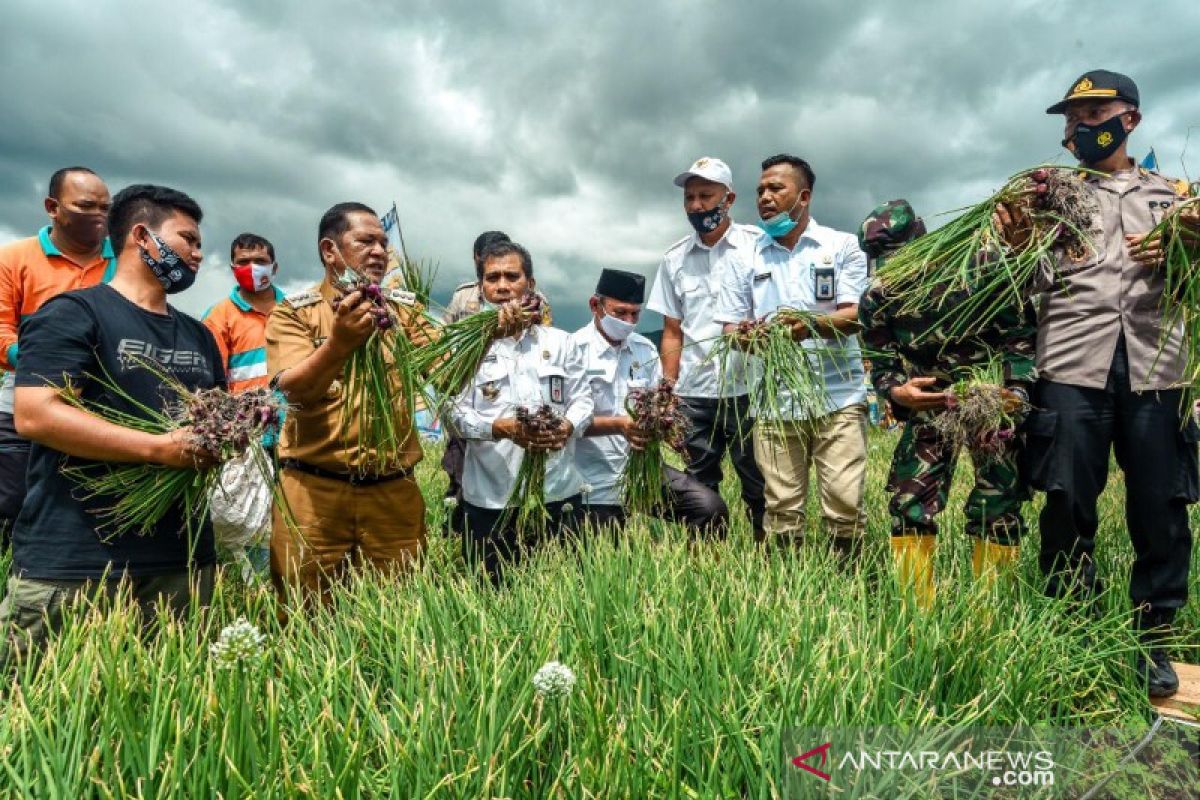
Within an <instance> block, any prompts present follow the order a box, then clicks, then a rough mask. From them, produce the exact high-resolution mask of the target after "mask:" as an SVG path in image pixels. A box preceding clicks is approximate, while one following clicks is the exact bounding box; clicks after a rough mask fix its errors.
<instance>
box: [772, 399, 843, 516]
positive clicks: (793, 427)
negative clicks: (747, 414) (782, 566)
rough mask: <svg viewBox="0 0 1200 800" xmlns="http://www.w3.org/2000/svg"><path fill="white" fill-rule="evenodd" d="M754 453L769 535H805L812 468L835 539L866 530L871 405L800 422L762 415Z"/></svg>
mask: <svg viewBox="0 0 1200 800" xmlns="http://www.w3.org/2000/svg"><path fill="white" fill-rule="evenodd" d="M754 458H755V460H756V461H757V462H758V466H759V469H761V470H762V474H763V478H764V480H765V483H766V487H765V489H766V491H765V493H766V500H767V513H766V518H765V520H764V525H763V527H764V528H765V530H766V532H767V534H768V535H780V536H794V537H802V536H803V535H804V530H805V516H806V511H805V507H806V506H807V504H808V474H809V468H810V466H811V467H814V468H815V469H816V473H817V488H818V491H819V493H820V500H821V516H822V517H823V518H824V520H825V526H826V528H827V530H828V532H829V534H830V535H832V536H834V537H836V538H851V537H858V536H862V535H863V533H864V532H865V530H866V516H865V515H864V513H863V487H864V485H865V484H866V477H867V407H866V405H864V404H857V405H853V406H849V407H848V408H843V409H841V410H840V411H836V412H834V413H833V414H829V415H827V416H824V417H821V418H820V419H815V420H807V421H802V422H770V421H765V420H758V421H757V422H756V423H755V425H754Z"/></svg>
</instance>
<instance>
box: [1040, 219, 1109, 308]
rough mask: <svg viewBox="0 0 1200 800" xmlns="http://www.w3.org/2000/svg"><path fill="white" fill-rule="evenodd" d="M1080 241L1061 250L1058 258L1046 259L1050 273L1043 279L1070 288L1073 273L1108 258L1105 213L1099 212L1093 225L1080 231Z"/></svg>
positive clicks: (1048, 283) (1096, 265) (1058, 287)
mask: <svg viewBox="0 0 1200 800" xmlns="http://www.w3.org/2000/svg"><path fill="white" fill-rule="evenodd" d="M1077 238H1078V239H1079V241H1078V242H1077V243H1076V244H1075V245H1074V246H1073V247H1071V248H1068V249H1065V250H1061V251H1060V254H1059V257H1058V258H1049V259H1046V261H1047V262H1048V263H1047V265H1046V267H1045V269H1046V270H1047V271H1048V273H1049V274H1047V275H1044V276H1042V281H1043V282H1044V283H1045V284H1046V285H1048V286H1051V287H1054V288H1056V289H1069V288H1070V281H1067V280H1065V279H1066V278H1069V277H1070V276H1072V275H1076V274H1078V273H1081V272H1085V271H1087V270H1089V269H1093V268H1096V267H1098V266H1099V265H1100V264H1102V263H1104V261H1105V259H1107V258H1108V243H1107V242H1106V241H1105V230H1104V224H1103V215H1102V214H1097V215H1096V218H1095V219H1094V220H1093V222H1092V226H1091V227H1090V228H1089V229H1088V230H1086V231H1080V235H1079V236H1078V237H1077Z"/></svg>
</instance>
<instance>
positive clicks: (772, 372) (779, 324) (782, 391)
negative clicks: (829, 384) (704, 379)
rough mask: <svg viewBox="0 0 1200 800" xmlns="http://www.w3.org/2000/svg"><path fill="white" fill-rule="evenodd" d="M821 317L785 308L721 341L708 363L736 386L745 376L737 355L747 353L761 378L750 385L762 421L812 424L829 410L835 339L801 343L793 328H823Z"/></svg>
mask: <svg viewBox="0 0 1200 800" xmlns="http://www.w3.org/2000/svg"><path fill="white" fill-rule="evenodd" d="M819 316H820V315H818V314H814V313H812V312H809V311H802V310H800V309H796V308H781V309H779V310H778V311H776V312H775V313H774V314H772V315H770V316H768V317H764V318H761V319H757V320H745V321H743V322H741V323H739V324H738V327H737V330H736V331H734V332H732V333H728V334H725V335H724V336H722V337H721V339H719V340H718V341H717V342H716V343H715V344H714V345H713V347H712V349H711V350H710V351H709V354H708V359H707V360H711V361H715V362H716V363H717V365H718V373H719V375H720V382H721V383H722V384H723V385H732V384H734V383H737V382H740V381H741V380H742V379H743V376H744V375H745V373H744V372H743V368H742V363H743V362H742V360H741V359H739V358H735V356H736V354H738V353H739V351H740V352H745V353H746V354H748V355H749V356H750V358H749V359H747V360H748V361H749V362H750V365H751V368H752V369H757V372H758V375H757V378H756V379H755V380H752V381H751V382H750V387H749V389H750V391H749V395H750V411H751V414H752V415H753V416H755V417H758V418H762V419H778V418H780V416H781V414H786V416H788V417H790V418H792V419H809V418H814V417H818V416H821V415H823V414H825V413H827V411H828V407H829V394H828V392H827V391H826V388H825V361H826V358H827V357H829V356H831V355H833V353H832V348H833V347H834V345H833V344H832V343H831V342H830V340H826V339H821V338H813V337H810V338H809V339H806V340H804V341H803V342H797V341H796V340H795V338H794V337H793V335H792V326H793V325H794V324H796V323H800V322H803V323H805V324H806V325H807V326H808V328H809V330H810V331H814V330H816V329H817V328H818V327H819V321H818V318H819Z"/></svg>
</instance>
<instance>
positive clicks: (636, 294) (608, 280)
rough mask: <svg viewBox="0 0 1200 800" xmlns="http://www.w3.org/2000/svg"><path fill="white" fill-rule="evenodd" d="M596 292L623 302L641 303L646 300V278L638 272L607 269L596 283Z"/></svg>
mask: <svg viewBox="0 0 1200 800" xmlns="http://www.w3.org/2000/svg"><path fill="white" fill-rule="evenodd" d="M596 294H598V295H600V296H601V297H610V298H612V299H613V300H619V301H621V302H622V303H638V304H641V303H643V302H645V300H646V279H645V278H644V277H642V276H641V275H639V274H637V273H636V272H625V271H624V270H619V269H605V270H601V272H600V280H599V281H598V282H597V283H596Z"/></svg>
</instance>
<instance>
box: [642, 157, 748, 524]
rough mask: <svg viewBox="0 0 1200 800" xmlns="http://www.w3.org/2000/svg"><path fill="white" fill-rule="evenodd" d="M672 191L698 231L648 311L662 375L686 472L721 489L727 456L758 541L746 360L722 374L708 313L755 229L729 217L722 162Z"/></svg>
mask: <svg viewBox="0 0 1200 800" xmlns="http://www.w3.org/2000/svg"><path fill="white" fill-rule="evenodd" d="M675 185H676V186H679V187H681V188H682V189H683V207H684V211H685V213H686V214H687V218H688V222H689V223H691V225H692V227H693V228H694V229H695V232H694V233H692V234H689V235H688V236H686V237H684V238H683V239H681V240H679V241H678V242H676V243H675V244H674V245H672V246H671V248H670V249H669V250H667V252H666V255H664V256H663V259H662V262H661V263H660V264H659V267H658V273H657V275H656V276H655V279H654V286H653V288H651V290H650V299H649V301H648V302H647V303H646V307H647V308H649V309H650V310H651V311H657V312H658V313H659V314H662V315H663V337H662V344H661V346H660V347H659V352H660V353H661V354H662V371H663V375H665V376H666V377H667V379H668V380H671V381H674V382H675V391H676V392H678V394H679V396H680V397H681V398H683V400H684V403H685V410H686V413H687V415H688V417H689V419H690V420H691V429H690V432H689V434H688V442H687V450H688V467H687V469H688V474H690V475H692V476H693V477H695V478H696V479H697V480H699V481H700V482H701V483H702V484H704V485H705V486H707V487H708V488H710V489H712V490H713V491H714V492H717V491H720V484H721V477H722V476H721V461H722V460H723V459H724V458H725V453H726V452H728V453H729V458H730V461H731V462H732V463H733V469H734V471H735V472H737V475H738V480H739V481H740V482H741V486H742V500H743V501H744V502H745V504H746V510H747V511H748V513H749V514H750V521H751V525H752V527H753V529H754V535H755V539H756V540H758V541H761V540H762V538H763V507H764V500H763V476H762V472H761V471H760V470H759V468H758V465H757V464H756V463H755V459H754V446H753V438H752V434H751V429H752V424H753V420H752V419H751V417H750V413H749V408H750V405H749V400H748V398H747V387H746V382H745V377H746V376H745V375H743V374H741V373H742V370H743V369H744V362H740V361H735V363H733V364H731V365H730V366H731V369H729V370H728V371H727V373H726V374H725V375H724V376H722V375H721V372H720V369H719V367H718V365H717V364H716V362H715V361H710V360H708V358H707V356H708V353H709V351H710V350H711V349H712V346H713V344H714V343H715V342H716V340H717V339H718V338H719V337H720V336H721V325H720V323H718V322H716V321H715V320H714V319H713V315H714V314H715V313H716V310H717V298H718V296H719V294H720V289H721V279H722V276H723V275H724V274H725V273H726V272H727V270H728V266H729V264H730V263H731V262H732V261H733V260H734V259H735V257H736V256H737V255H738V254H741V253H745V254H747V256H748V255H749V253H750V252H751V251H752V248H753V247H754V242H755V241H756V240H757V239H758V235H759V233H760V231H759V229H758V228H756V227H754V226H752V225H740V224H738V223H735V222H734V221H733V219H732V218H731V217H730V216H729V209H730V207H731V206H732V205H733V202H734V200H735V199H736V197H737V195H736V194H735V193H734V191H733V174H732V172H731V171H730V169H729V167H728V166H726V164H725V162H724V161H721V160H720V159H717V158H701V159H699V160H697V161H696V162H695V163H694V164H692V166H691V167H690V168H689V169H688V170H687V171H686V172H683V173H681V174H680V175H677V176H676V177H675Z"/></svg>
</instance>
